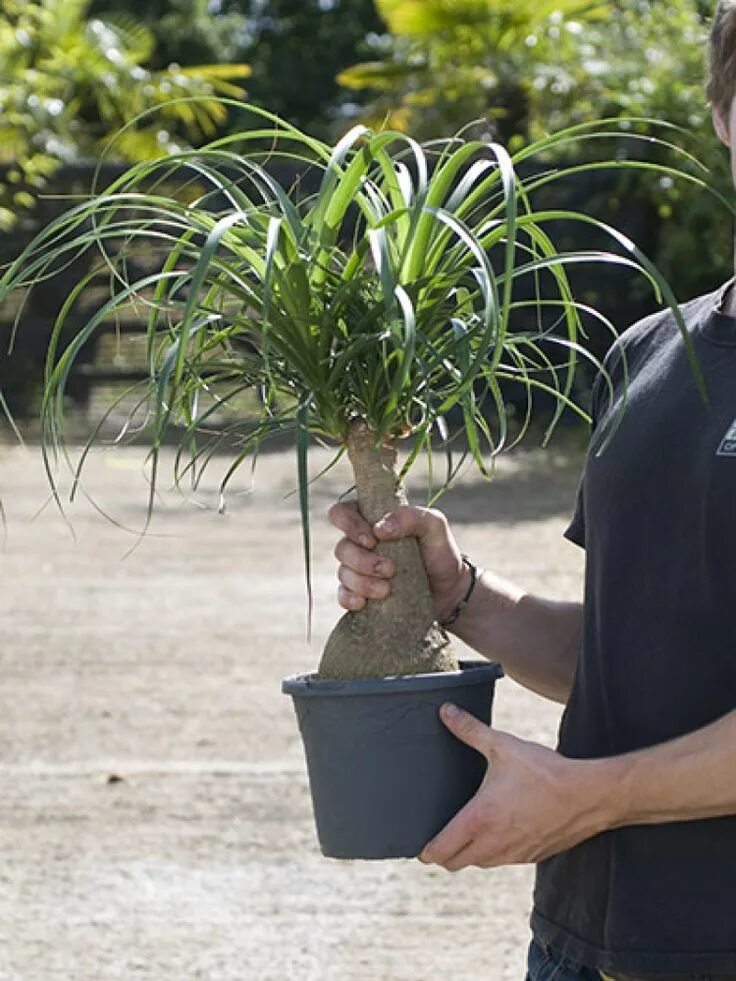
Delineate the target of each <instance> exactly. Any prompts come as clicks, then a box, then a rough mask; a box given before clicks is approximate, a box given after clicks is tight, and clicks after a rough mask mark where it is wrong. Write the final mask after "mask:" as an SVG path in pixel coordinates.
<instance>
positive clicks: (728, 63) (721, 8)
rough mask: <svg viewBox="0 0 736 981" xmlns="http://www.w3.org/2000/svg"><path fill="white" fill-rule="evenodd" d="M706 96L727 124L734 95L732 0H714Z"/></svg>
mask: <svg viewBox="0 0 736 981" xmlns="http://www.w3.org/2000/svg"><path fill="white" fill-rule="evenodd" d="M707 92H708V98H709V99H710V102H711V105H712V106H713V108H714V109H717V110H718V111H719V113H720V114H721V116H722V117H723V120H724V122H726V123H728V117H729V115H730V112H731V103H732V102H733V98H734V95H736V0H718V6H717V7H716V13H715V17H714V18H713V26H712V27H711V31H710V77H709V79H708V89H707Z"/></svg>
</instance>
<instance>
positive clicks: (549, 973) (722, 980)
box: [526, 940, 736, 981]
mask: <svg viewBox="0 0 736 981" xmlns="http://www.w3.org/2000/svg"><path fill="white" fill-rule="evenodd" d="M618 977H619V978H620V979H621V981H626V975H618ZM660 977H661V978H662V981H670V979H675V978H683V979H687V978H692V979H693V981H711V979H712V981H733V979H736V975H732V974H714V975H709V974H693V975H689V974H688V975H685V974H683V975H672V974H663V975H660ZM605 978H606V975H605V974H601V973H600V971H596V970H594V969H593V968H592V967H584V966H583V965H582V964H576V963H575V961H571V960H570V959H569V957H563V956H562V954H558V953H557V951H554V950H552V949H551V948H550V947H545V946H544V945H543V944H541V943H539V941H537V940H532V942H531V945H530V947H529V964H528V973H527V976H526V981H605ZM630 981H637V979H636V978H635V977H632V978H631V979H630Z"/></svg>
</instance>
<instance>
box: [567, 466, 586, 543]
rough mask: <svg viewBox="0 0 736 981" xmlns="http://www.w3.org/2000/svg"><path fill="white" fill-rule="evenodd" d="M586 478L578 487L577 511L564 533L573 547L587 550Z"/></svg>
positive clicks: (574, 512)
mask: <svg viewBox="0 0 736 981" xmlns="http://www.w3.org/2000/svg"><path fill="white" fill-rule="evenodd" d="M584 483H585V477H584V476H583V477H582V478H581V480H580V486H579V487H578V496H577V500H576V501H575V510H574V511H573V515H572V518H571V519H570V524H569V525H568V526H567V528H566V529H565V531H564V532H563V534H564V536H565V538H566V539H567V540H568V541H569V542H572V543H573V545H579V546H580V548H585V491H584V487H583V485H584Z"/></svg>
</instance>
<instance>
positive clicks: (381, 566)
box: [335, 538, 396, 579]
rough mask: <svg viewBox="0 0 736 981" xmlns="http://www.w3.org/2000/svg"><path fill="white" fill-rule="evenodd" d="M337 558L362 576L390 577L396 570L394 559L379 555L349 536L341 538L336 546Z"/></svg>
mask: <svg viewBox="0 0 736 981" xmlns="http://www.w3.org/2000/svg"><path fill="white" fill-rule="evenodd" d="M335 558H336V559H337V560H338V562H340V563H341V564H342V565H346V566H347V567H348V568H349V569H352V570H353V572H357V573H360V575H362V576H376V577H377V578H379V579H390V578H391V576H393V575H394V573H395V572H396V567H395V565H394V563H393V560H392V559H390V558H388V557H387V556H385V555H377V554H376V553H375V552H372V551H370V549H366V548H362V547H361V546H360V545H356V544H355V542H353V541H351V540H350V539H349V538H341V539H340V541H339V542H338V543H337V545H336V546H335Z"/></svg>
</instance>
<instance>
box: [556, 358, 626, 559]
mask: <svg viewBox="0 0 736 981" xmlns="http://www.w3.org/2000/svg"><path fill="white" fill-rule="evenodd" d="M617 355H618V352H617V351H616V350H615V349H613V348H612V349H611V351H609V353H608V355H607V357H606V359H605V362H604V364H605V365H606V369H605V370H606V371H609V370H611V366H612V364H614V363H615V361H616V360H618V358H617ZM608 384H609V382H608V380H607V379H606V375H605V374H604V373H603V372H600V371H599V372H598V374H597V375H596V378H595V381H594V382H593V390H592V392H591V398H590V416H591V434H592V433H593V432H595V427H596V426H597V424H598V420H599V418H600V416H601V410H602V409H605V405H606V398H607V392H608ZM586 466H587V459H586ZM563 534H564V536H565V538H566V539H567V540H568V541H569V542H572V543H573V544H574V545H579V546H580V548H585V468H583V473H582V476H581V478H580V484H579V485H578V493H577V498H576V500H575V510H574V511H573V514H572V518H571V519H570V524H569V525H568V526H567V528H566V529H565V531H564V532H563Z"/></svg>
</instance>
